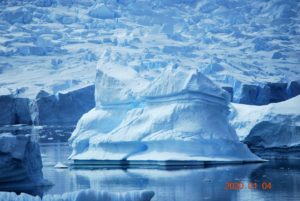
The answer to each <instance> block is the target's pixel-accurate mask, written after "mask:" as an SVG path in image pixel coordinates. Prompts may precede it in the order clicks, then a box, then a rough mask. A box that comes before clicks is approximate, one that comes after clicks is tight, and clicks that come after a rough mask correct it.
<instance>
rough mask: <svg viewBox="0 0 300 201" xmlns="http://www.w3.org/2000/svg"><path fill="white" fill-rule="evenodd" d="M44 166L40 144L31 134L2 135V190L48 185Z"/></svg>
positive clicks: (0, 167)
mask: <svg viewBox="0 0 300 201" xmlns="http://www.w3.org/2000/svg"><path fill="white" fill-rule="evenodd" d="M42 167H43V166H42V161H41V156H40V150H39V145H38V144H37V143H35V142H31V141H30V137H29V136H24V135H18V136H14V135H12V134H10V133H2V134H1V135H0V190H14V191H28V190H32V189H33V188H35V187H38V186H44V185H46V184H47V183H48V182H46V181H45V180H44V179H43V173H42ZM48 185H49V184H48Z"/></svg>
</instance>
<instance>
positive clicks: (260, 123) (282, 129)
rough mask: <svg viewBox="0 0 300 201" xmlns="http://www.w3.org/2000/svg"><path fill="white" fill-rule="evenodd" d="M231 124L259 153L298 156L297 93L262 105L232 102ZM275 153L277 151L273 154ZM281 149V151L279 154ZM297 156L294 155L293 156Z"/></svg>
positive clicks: (299, 107) (299, 111) (299, 103)
mask: <svg viewBox="0 0 300 201" xmlns="http://www.w3.org/2000/svg"><path fill="white" fill-rule="evenodd" d="M232 110H233V112H232V114H231V117H230V119H231V121H230V122H231V124H232V125H233V127H234V128H235V129H236V132H237V134H238V136H239V138H240V140H243V141H244V142H245V143H246V144H248V145H249V146H250V148H252V149H253V150H257V152H259V150H265V151H264V152H265V153H263V152H262V153H261V152H259V154H260V155H262V156H266V157H270V155H271V156H272V154H269V155H268V150H269V151H271V152H273V156H278V157H282V156H284V155H285V153H289V155H290V156H288V157H290V158H291V157H296V158H299V154H298V151H297V150H298V148H299V146H300V135H299V133H300V96H299V95H298V96H296V97H294V98H291V99H289V100H287V101H283V102H280V103H272V104H269V105H264V106H253V105H243V104H236V103H234V104H232ZM276 152H277V153H276ZM280 152H281V153H280ZM297 155H298V156H297Z"/></svg>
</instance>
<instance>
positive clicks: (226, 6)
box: [0, 0, 300, 104]
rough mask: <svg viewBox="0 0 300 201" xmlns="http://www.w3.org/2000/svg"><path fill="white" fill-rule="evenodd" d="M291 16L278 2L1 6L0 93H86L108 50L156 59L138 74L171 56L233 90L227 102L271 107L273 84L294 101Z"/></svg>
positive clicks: (294, 26) (124, 0)
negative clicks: (82, 89)
mask: <svg viewBox="0 0 300 201" xmlns="http://www.w3.org/2000/svg"><path fill="white" fill-rule="evenodd" d="M66 2H68V3H66ZM299 7H300V4H299V1H286V0H271V1H260V0H255V1H250V0H246V1H245V0H235V1H232V0H205V1H201V2H199V1H195V0H190V1H185V0H176V1H165V0H154V1H151V2H150V3H149V1H146V0H141V1H139V2H136V1H130V0H121V1H106V0H100V1H96V2H95V1H90V0H85V1H77V0H76V1H75V0H74V1H60V0H26V1H18V0H10V1H1V2H0V32H1V37H0V60H1V62H0V80H1V84H0V94H2V93H1V92H2V91H4V90H10V91H9V93H11V94H14V95H16V96H19V97H30V98H34V97H35V96H36V94H37V93H38V92H39V91H40V90H41V89H43V90H45V91H48V92H49V93H50V94H56V93H57V92H58V91H61V90H65V89H71V88H73V87H80V86H86V85H90V84H93V81H94V79H93V78H94V73H95V72H94V66H95V65H96V61H97V60H98V58H99V56H100V54H101V52H103V50H104V49H106V48H108V47H111V48H118V49H126V50H127V51H128V52H131V51H133V50H134V49H136V48H140V50H141V51H140V52H143V54H145V56H146V57H157V59H156V60H153V61H151V62H149V63H144V62H143V59H140V60H137V61H136V62H137V63H136V65H140V66H144V68H156V69H157V70H158V71H159V70H162V69H163V68H164V67H165V65H166V64H167V63H166V62H164V61H165V60H166V59H168V58H169V57H176V58H178V59H179V60H181V61H182V62H183V63H185V64H191V66H195V67H197V68H198V69H199V70H200V71H201V72H202V73H204V74H205V75H207V76H209V77H210V78H211V79H212V80H213V81H214V82H215V83H218V84H219V85H220V86H227V87H232V90H233V99H234V101H235V102H242V103H251V104H267V103H269V102H272V101H278V100H274V99H273V98H272V97H270V96H271V95H268V93H271V94H273V92H272V91H274V90H275V91H276V90H277V89H278V87H275V89H274V86H272V84H273V83H276V84H277V83H279V84H282V85H283V86H282V87H280V88H281V90H279V92H280V93H283V94H284V96H282V98H281V99H280V100H284V99H286V98H289V97H290V96H289V94H290V93H287V91H289V90H290V89H291V88H293V87H295V86H296V87H297V90H296V91H297V94H299V93H300V92H299V89H300V86H299V84H297V83H298V82H296V85H294V86H293V87H290V85H293V84H290V83H291V82H292V81H299V73H300V71H299V68H298V65H299V54H298V51H299V44H300V43H299V29H298V21H299V12H297V11H298V10H299V9H300V8H299ZM157 55H159V56H157ZM269 83H270V84H271V86H270V85H268V84H269ZM294 84H295V83H294ZM274 94H275V95H276V92H274ZM257 95H259V96H261V95H265V96H266V97H264V98H260V97H259V98H258V100H257V99H256V96H257Z"/></svg>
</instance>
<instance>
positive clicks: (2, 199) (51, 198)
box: [0, 189, 154, 201]
mask: <svg viewBox="0 0 300 201" xmlns="http://www.w3.org/2000/svg"><path fill="white" fill-rule="evenodd" d="M153 196H154V192H153V191H145V190H144V191H132V192H122V193H118V192H114V193H111V192H105V191H96V190H91V189H88V190H81V191H77V192H70V193H64V194H63V195H46V196H44V197H43V198H42V199H41V198H40V197H38V196H35V197H34V196H31V195H28V194H25V193H21V194H20V195H17V194H15V193H9V192H0V201H23V200H26V201H87V200H88V201H108V200H111V201H150V200H151V199H152V197H153Z"/></svg>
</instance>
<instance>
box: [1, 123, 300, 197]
mask: <svg viewBox="0 0 300 201" xmlns="http://www.w3.org/2000/svg"><path fill="white" fill-rule="evenodd" d="M73 129H74V128H73V127H44V128H39V129H34V130H33V129H32V128H31V127H13V128H11V127H5V128H1V129H0V133H1V132H12V133H14V134H23V133H29V132H30V133H34V135H35V136H33V138H36V140H38V141H39V142H40V146H41V153H42V160H43V164H44V168H43V173H44V177H45V178H46V179H47V180H49V181H50V182H52V183H53V184H54V185H53V186H52V187H51V188H48V189H46V190H44V193H43V194H44V195H45V194H62V193H65V192H72V191H76V190H80V189H90V188H91V189H96V190H103V191H118V192H119V191H122V192H123V191H131V190H151V191H154V192H155V195H154V197H153V199H152V201H158V200H160V201H199V200H214V201H220V200H224V201H226V200H234V201H242V200H249V201H250V200H251V201H252V200H254V201H260V200H266V201H269V200H270V201H271V200H272V201H273V200H275V201H277V200H278V201H281V200H284V201H288V200H290V201H299V200H300V161H297V160H289V161H288V160H285V161H269V162H265V163H262V164H246V165H227V166H215V167H205V168H198V169H177V170H157V169H94V170H86V169H72V168H67V169H56V168H54V166H55V165H56V164H57V163H58V162H60V163H63V164H67V165H69V164H70V163H71V161H68V160H67V158H68V156H69V155H70V153H71V148H70V147H69V145H68V143H67V139H68V137H69V136H70V134H71V132H72V130H73Z"/></svg>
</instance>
